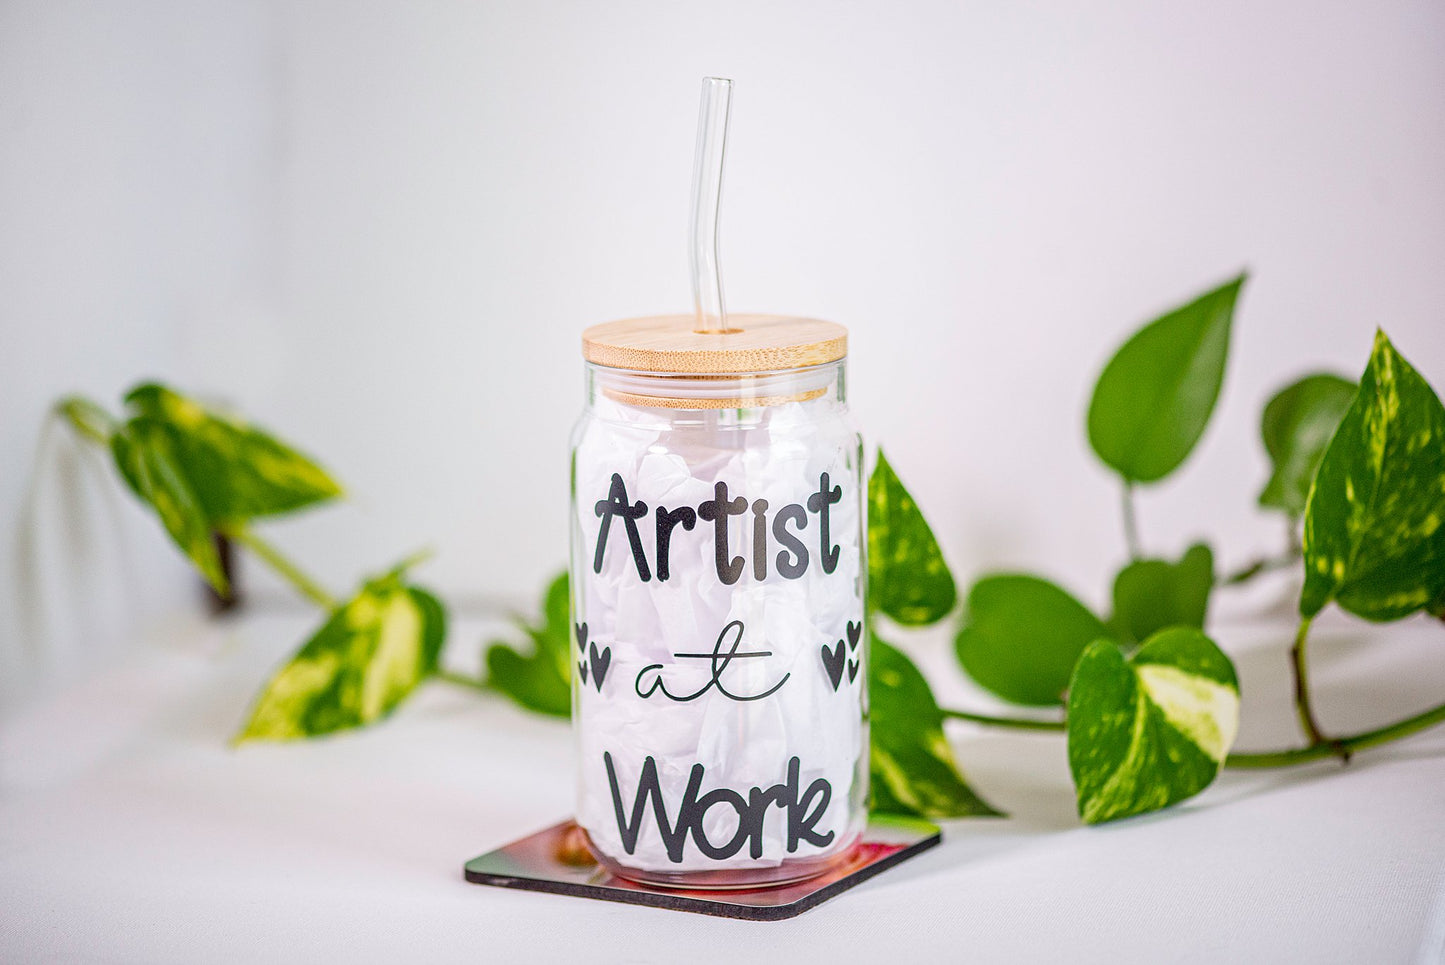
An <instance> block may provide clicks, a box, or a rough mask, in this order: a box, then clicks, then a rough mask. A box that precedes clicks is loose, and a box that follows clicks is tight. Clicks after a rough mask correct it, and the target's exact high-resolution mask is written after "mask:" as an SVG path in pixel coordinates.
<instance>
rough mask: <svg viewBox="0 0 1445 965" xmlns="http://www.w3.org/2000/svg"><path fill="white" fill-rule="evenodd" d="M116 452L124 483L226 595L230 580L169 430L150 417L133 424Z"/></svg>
mask: <svg viewBox="0 0 1445 965" xmlns="http://www.w3.org/2000/svg"><path fill="white" fill-rule="evenodd" d="M110 451H111V455H112V456H113V457H114V458H115V464H116V468H117V469H118V470H119V472H120V474H121V478H123V479H124V480H125V481H126V484H127V485H129V486H130V488H131V489H132V490H133V491H134V492H135V494H136V495H137V496H139V497H140V498H141V499H142V500H143V501H144V502H145V503H147V504H148V505H149V506H150V507H151V509H153V510H154V511H155V514H156V516H158V517H159V518H160V521H161V525H163V526H164V527H165V529H166V532H167V533H168V534H169V535H170V537H171V541H172V542H174V543H175V544H176V545H177V546H179V547H180V549H181V552H183V553H185V554H186V556H188V557H189V558H190V560H191V562H192V563H194V564H195V566H196V569H198V570H200V572H201V576H203V577H204V578H205V580H206V582H207V583H210V584H211V586H212V587H214V588H215V590H216V592H217V593H220V594H222V595H225V594H226V592H227V590H228V587H227V584H226V574H225V572H224V571H223V570H222V569H221V559H220V556H219V555H218V554H217V553H216V544H215V541H214V538H213V537H212V533H211V526H210V523H209V521H208V520H207V519H206V514H205V510H204V509H203V508H202V506H201V503H200V499H199V498H198V497H197V495H196V492H195V490H194V489H193V488H192V487H191V483H190V480H189V479H188V478H187V476H186V474H185V472H184V470H183V469H182V467H181V465H180V462H179V460H178V459H177V457H176V452H175V449H174V447H173V445H172V439H171V436H170V434H169V433H168V432H166V431H165V427H164V426H162V425H160V424H159V423H157V422H156V421H155V420H153V419H149V418H146V417H139V418H135V419H132V420H130V422H128V423H126V425H125V426H124V427H122V428H121V429H119V430H117V431H116V432H114V433H113V434H112V435H111V437H110Z"/></svg>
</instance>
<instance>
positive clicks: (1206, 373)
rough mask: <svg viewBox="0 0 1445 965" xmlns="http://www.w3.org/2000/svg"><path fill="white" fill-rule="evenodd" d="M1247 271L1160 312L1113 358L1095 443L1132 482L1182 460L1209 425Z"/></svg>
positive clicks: (1097, 406) (1098, 407)
mask: <svg viewBox="0 0 1445 965" xmlns="http://www.w3.org/2000/svg"><path fill="white" fill-rule="evenodd" d="M1243 284H1244V276H1243V275H1241V276H1240V277H1238V278H1236V279H1234V280H1233V281H1231V282H1229V283H1227V284H1225V285H1223V286H1221V287H1219V288H1217V289H1215V290H1214V291H1211V292H1208V293H1207V294H1205V295H1202V296H1200V297H1199V298H1197V299H1195V300H1194V301H1192V302H1190V303H1189V304H1188V305H1185V306H1183V307H1181V308H1177V309H1175V310H1174V311H1172V312H1169V313H1168V314H1167V315H1164V316H1163V317H1161V318H1158V319H1155V320H1154V321H1152V322H1150V323H1149V324H1148V325H1145V326H1144V327H1143V328H1141V329H1140V330H1139V331H1138V332H1136V333H1135V334H1134V335H1133V337H1131V338H1130V339H1129V341H1127V342H1125V343H1124V345H1123V346H1122V347H1121V348H1120V349H1119V351H1118V352H1117V353H1116V354H1115V355H1114V357H1113V358H1112V359H1110V360H1109V364H1108V365H1106V366H1105V367H1104V371H1103V372H1102V373H1100V375H1099V381H1098V383H1097V384H1096V385H1095V386H1094V395H1093V398H1092V399H1091V400H1090V402H1089V443H1090V445H1092V446H1093V447H1094V452H1096V453H1097V454H1098V456H1099V458H1100V459H1102V460H1103V461H1104V463H1105V464H1106V465H1108V466H1110V467H1111V468H1112V469H1114V471H1115V472H1117V473H1119V475H1121V476H1123V477H1124V479H1126V480H1128V481H1130V482H1142V483H1148V482H1155V481H1157V480H1159V479H1163V478H1164V477H1165V476H1167V475H1169V474H1170V473H1171V472H1173V471H1174V470H1175V469H1177V468H1178V467H1179V464H1180V463H1182V462H1183V461H1184V460H1185V458H1186V457H1187V456H1188V455H1189V453H1190V452H1191V451H1192V450H1193V449H1194V445H1195V443H1197V442H1198V441H1199V437H1200V436H1201V435H1203V433H1204V427H1205V426H1206V425H1208V424H1209V416H1210V414H1211V413H1212V412H1213V411H1214V403H1215V401H1216V400H1217V399H1218V398H1219V387H1220V385H1222V384H1223V382H1224V362H1225V359H1226V357H1227V356H1228V354H1229V329H1230V323H1231V322H1232V321H1233V318H1234V303H1235V301H1236V300H1237V299H1238V297H1239V289H1240V287H1241V286H1242V285H1243Z"/></svg>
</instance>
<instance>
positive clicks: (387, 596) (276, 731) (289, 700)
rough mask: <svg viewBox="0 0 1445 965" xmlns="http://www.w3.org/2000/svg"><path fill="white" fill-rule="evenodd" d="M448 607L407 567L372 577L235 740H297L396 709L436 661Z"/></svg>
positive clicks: (287, 670) (309, 644) (285, 670)
mask: <svg viewBox="0 0 1445 965" xmlns="http://www.w3.org/2000/svg"><path fill="white" fill-rule="evenodd" d="M445 636H446V611H445V610H444V609H443V608H442V605H441V603H440V602H438V601H437V599H436V598H435V597H434V596H432V595H431V594H430V593H428V592H426V591H425V590H422V589H420V588H418V587H415V586H410V585H408V584H407V583H405V582H404V581H403V577H402V574H401V573H400V572H392V573H388V574H387V575H385V576H382V577H379V578H377V579H374V580H372V581H370V582H368V583H367V584H366V585H365V586H364V587H362V589H361V591H360V592H359V593H357V595H356V596H354V597H352V598H351V600H350V601H348V602H347V603H346V604H345V605H344V606H342V607H341V608H340V609H339V610H337V611H336V612H335V613H334V614H332V615H331V617H330V618H329V619H328V620H327V621H326V623H325V624H323V625H322V627H321V629H320V630H318V631H316V634H315V635H314V636H312V637H311V639H309V640H307V641H306V643H305V644H304V645H303V646H302V647H301V649H300V651H298V652H297V653H296V655H295V656H293V657H292V658H291V659H290V660H289V661H287V663H286V665H285V666H283V667H282V668H281V669H280V670H279V671H277V673H276V674H275V676H273V677H272V678H271V679H270V681H268V682H267V684H266V686H265V687H264V688H263V689H262V691H261V694H260V696H259V697H257V699H256V703H255V706H254V708H253V709H252V711H251V716H250V718H249V720H248V721H247V722H246V725H245V727H243V728H242V729H241V732H240V733H239V734H238V735H237V736H236V741H237V742H238V743H239V742H242V741H249V740H293V739H295V738H299V737H313V736H316V735H318V734H329V733H332V732H334V731H339V730H345V729H347V728H351V727H361V726H364V725H366V724H369V723H372V722H373V721H375V720H378V719H380V718H382V717H384V716H386V715H387V714H389V713H390V712H391V711H392V710H393V709H394V708H395V707H396V706H397V704H399V703H401V701H402V700H404V699H405V698H406V697H407V695H409V694H410V693H411V692H412V691H413V690H414V689H415V688H416V686H417V684H419V683H421V681H422V680H424V679H425V678H426V677H427V676H428V675H430V674H431V673H432V672H433V671H434V670H435V669H436V665H437V656H438V655H439V654H440V652H441V648H442V642H443V640H444V638H445Z"/></svg>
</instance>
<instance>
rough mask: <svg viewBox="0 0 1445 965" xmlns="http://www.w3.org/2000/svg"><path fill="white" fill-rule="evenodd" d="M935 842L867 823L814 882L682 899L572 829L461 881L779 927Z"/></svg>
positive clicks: (478, 864)
mask: <svg viewBox="0 0 1445 965" xmlns="http://www.w3.org/2000/svg"><path fill="white" fill-rule="evenodd" d="M940 840H941V832H940V831H939V829H938V827H937V826H936V825H933V824H930V823H928V822H927V821H921V820H917V819H912V818H897V817H881V816H874V817H873V818H872V819H871V820H870V821H869V823H868V829H867V830H866V831H864V832H863V840H861V841H860V842H859V843H858V844H857V845H855V846H854V848H853V850H852V851H850V852H849V853H848V855H847V856H846V857H845V858H843V859H842V860H841V861H839V862H838V864H837V866H835V867H834V868H832V869H831V870H829V871H827V872H824V873H823V874H821V875H819V876H818V877H816V878H810V879H808V880H807V881H800V882H797V883H795V884H791V885H783V886H781V887H777V888H744V889H735V890H729V891H684V890H680V889H674V888H650V887H648V886H647V885H640V884H637V883H635V882H632V881H628V880H626V879H625V878H618V877H616V876H615V875H612V874H610V873H609V872H607V871H606V870H605V869H603V868H600V867H598V866H597V865H596V864H594V863H593V862H592V859H591V856H590V855H587V854H586V853H585V848H583V846H582V844H581V834H580V832H579V831H578V830H577V826H576V825H575V824H574V823H573V822H571V821H563V822H562V823H561V824H556V825H553V826H552V827H550V828H547V829H546V830H545V831H538V832H537V833H536V834H530V835H528V836H527V837H525V838H522V839H521V840H519V841H513V842H512V843H511V844H509V845H506V846H504V847H501V848H498V849H497V850H495V851H488V852H487V853H486V854H484V855H481V856H480V857H477V858H473V859H472V860H471V861H468V862H467V864H466V878H467V880H468V881H470V882H473V883H474V884H479V885H494V886H496V887H498V888H520V889H522V890H523V891H544V892H547V893H549V894H554V895H573V896H576V897H578V898H596V899H599V900H601V901H620V902H624V903H626V904H629V905H651V906H653V907H654V908H670V909H672V910H673V911H690V912H695V913H697V914H700V915H717V916H720V917H723V918H743V919H747V920H749V921H780V920H782V919H784V918H792V917H793V916H794V915H800V914H802V913H803V912H805V911H807V910H808V909H809V908H812V907H814V906H816V905H820V904H822V903H823V902H825V901H827V900H828V899H829V898H832V897H833V896H834V895H839V894H842V893H843V892H845V891H847V890H848V889H849V888H852V887H853V886H854V885H856V884H858V883H859V882H863V881H867V880H868V879H869V878H871V877H873V876H874V875H876V874H878V872H880V871H886V870H887V869H889V868H891V867H893V866H894V865H896V864H899V863H901V862H903V861H906V860H908V859H909V858H911V857H913V856H914V855H916V854H920V853H922V852H924V851H927V850H928V849H929V848H931V847H933V846H934V845H936V844H938V842H939V841H940Z"/></svg>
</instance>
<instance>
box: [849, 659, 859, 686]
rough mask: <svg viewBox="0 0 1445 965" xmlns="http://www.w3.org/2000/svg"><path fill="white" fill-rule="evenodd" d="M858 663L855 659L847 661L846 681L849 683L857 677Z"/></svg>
mask: <svg viewBox="0 0 1445 965" xmlns="http://www.w3.org/2000/svg"><path fill="white" fill-rule="evenodd" d="M858 663H859V661H857V660H849V661H848V682H849V683H850V684H851V683H852V682H853V681H855V680H857V679H858Z"/></svg>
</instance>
